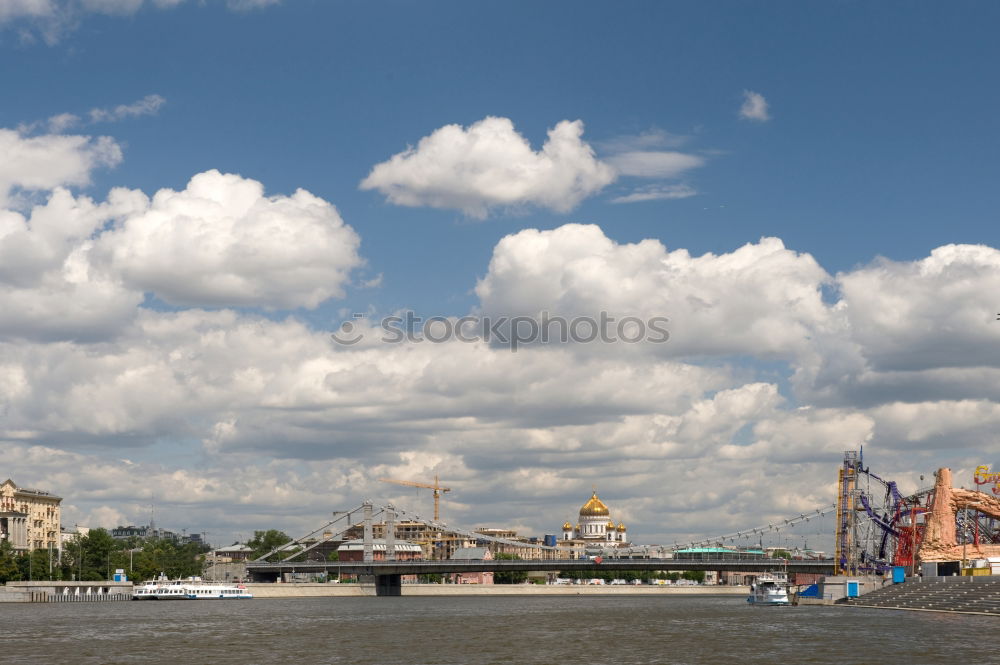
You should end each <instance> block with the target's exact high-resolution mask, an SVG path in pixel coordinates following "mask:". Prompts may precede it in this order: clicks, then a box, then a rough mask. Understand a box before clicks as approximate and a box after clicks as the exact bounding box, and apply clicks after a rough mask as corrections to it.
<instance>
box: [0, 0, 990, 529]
mask: <svg viewBox="0 0 1000 665" xmlns="http://www.w3.org/2000/svg"><path fill="white" fill-rule="evenodd" d="M998 19H1000V8H998V7H996V6H995V5H994V4H992V3H982V2H971V1H965V2H956V3H948V4H947V5H945V4H939V5H932V4H924V5H919V6H914V5H913V4H912V3H902V2H882V3H877V4H873V3H863V2H839V3H818V2H812V3H803V2H790V1H777V2H736V1H719V2H711V3H704V2H670V3H662V2H634V3H626V4H624V5H621V4H613V3H603V2H572V3H570V2H549V3H542V4H538V3H525V2H511V3H503V4H489V3H472V4H470V3H458V2H437V3H432V4H430V5H427V4H420V3H410V2H398V1H396V2H358V1H344V2H335V3H334V2H326V1H320V0H284V1H281V0H204V1H201V2H194V1H190V2H189V1H185V0H149V1H144V0H101V1H100V2H96V1H91V0H32V1H30V2H28V1H25V0H0V52H2V57H3V59H4V62H5V63H6V64H7V65H8V66H6V67H4V68H3V69H2V73H0V85H2V86H3V89H4V91H5V94H4V95H3V100H4V101H3V103H2V104H0V450H2V459H3V460H4V463H5V469H6V470H5V471H4V476H5V477H6V476H9V477H11V478H12V479H13V480H14V481H15V482H17V483H18V484H23V485H27V486H35V487H41V488H44V489H47V490H50V491H52V492H54V493H56V494H59V495H60V496H63V497H65V501H64V521H65V523H67V524H72V523H80V524H87V525H91V526H106V527H113V526H116V525H118V524H128V523H134V524H138V523H145V521H148V514H149V511H148V508H149V503H150V500H149V497H150V494H151V493H152V494H153V495H155V497H156V503H157V514H158V515H159V514H160V513H161V511H162V514H163V515H164V520H165V521H164V525H169V526H171V528H173V527H176V528H177V529H181V528H186V529H188V530H189V531H196V532H208V533H209V534H210V540H211V541H212V542H213V543H217V544H222V543H225V542H227V541H231V540H233V539H235V536H236V534H240V533H242V534H248V533H252V531H253V530H255V529H268V528H280V529H282V530H285V531H287V532H288V533H290V534H291V535H295V533H296V532H297V531H302V532H303V533H304V532H306V531H308V530H309V529H311V528H314V527H315V526H318V525H319V524H321V523H322V522H323V521H324V520H325V518H326V516H327V515H329V512H330V511H331V510H340V509H344V508H349V507H353V506H355V505H357V504H359V503H360V502H361V500H362V499H363V498H371V499H373V500H385V501H390V500H395V501H399V502H400V503H401V504H402V505H404V506H406V507H408V508H410V509H414V510H418V511H419V510H420V509H421V508H422V507H424V508H426V506H428V505H429V499H428V497H426V496H423V494H420V493H419V491H417V490H414V491H407V490H402V489H401V488H397V487H393V486H388V485H386V484H384V483H379V482H378V481H377V479H378V478H379V477H392V478H406V479H413V480H426V479H429V478H433V476H434V475H435V474H437V475H438V476H440V478H441V480H442V483H446V484H447V485H448V486H449V487H451V488H453V491H452V492H451V493H450V494H449V495H448V496H447V497H446V498H447V500H446V501H444V502H443V510H444V516H443V517H444V519H446V520H448V521H453V522H455V523H456V524H459V525H462V526H464V527H469V528H474V527H478V526H503V527H510V528H517V529H520V530H522V531H525V532H528V533H532V534H544V533H555V532H556V531H557V530H558V528H559V526H560V525H561V524H562V522H563V521H564V520H565V519H566V517H567V516H568V515H573V514H575V511H576V510H578V509H579V506H580V505H582V503H583V502H585V501H586V499H587V497H588V496H589V493H590V491H591V488H592V487H594V486H595V485H596V486H597V488H598V490H599V492H600V494H601V497H602V499H603V500H605V502H606V503H607V504H608V505H609V506H610V507H611V508H612V510H613V512H614V513H615V515H616V516H617V517H616V519H618V518H619V517H620V519H622V520H624V521H625V522H626V523H627V524H628V527H629V536H630V537H631V538H633V539H635V540H637V541H639V542H645V543H672V542H674V541H683V540H689V539H692V538H698V537H701V536H708V535H713V534H723V533H732V532H735V531H737V530H739V529H742V528H745V527H752V526H757V525H760V524H762V523H767V522H768V520H769V519H772V518H782V517H787V516H789V515H793V514H798V513H800V512H805V511H808V510H811V509H813V508H816V507H818V506H821V505H825V504H827V503H831V502H833V500H834V491H835V486H836V469H837V466H838V465H839V463H840V460H841V458H842V455H843V451H845V450H850V449H855V450H856V449H858V448H860V447H861V446H862V445H863V446H864V449H865V456H866V461H867V462H868V463H869V464H870V465H871V466H872V468H873V470H878V472H879V474H880V475H883V476H885V477H889V478H892V479H895V480H897V481H898V482H899V483H900V486H901V488H903V490H904V491H908V490H915V489H916V488H917V486H918V485H919V477H920V476H921V475H924V476H926V477H928V478H929V477H930V476H931V474H932V473H933V471H934V470H935V469H936V468H937V467H938V466H942V465H945V466H950V467H952V468H953V470H954V471H955V477H956V478H957V479H965V481H966V484H967V485H968V486H971V483H972V472H973V470H974V469H975V467H976V466H978V465H981V464H994V463H1000V460H998V452H1000V441H998V439H997V436H996V432H997V430H998V425H1000V297H998V294H1000V249H998V247H1000V237H998V236H1000V231H998V228H1000V224H998V221H1000V220H998V219H997V216H998V214H997V206H996V201H995V199H996V196H995V191H996V180H997V175H998V170H997V167H996V159H997V158H996V155H997V154H998V152H1000V150H998V148H1000V145H998V144H1000V116H998V114H997V112H996V109H997V108H998V107H1000V88H998V86H997V84H996V83H995V78H996V76H995V72H994V70H995V63H996V62H998V61H1000V46H998V44H997V40H996V39H995V37H994V35H993V34H992V30H993V26H995V25H996V24H997V20H998ZM406 312H412V315H413V316H416V317H420V318H421V319H423V320H427V319H429V318H432V317H450V318H449V319H448V320H449V321H455V320H457V319H458V318H460V317H478V318H479V319H482V318H491V319H493V320H495V319H497V318H499V317H515V316H521V317H526V318H529V319H539V318H540V317H543V316H546V317H548V316H558V317H564V318H565V319H567V320H571V319H574V318H587V317H590V318H595V319H596V318H599V317H600V316H601V315H602V313H603V314H604V315H607V316H613V317H616V318H617V319H618V320H620V319H622V318H623V317H634V318H635V319H636V320H639V321H648V320H650V319H652V318H653V317H663V318H665V319H667V320H669V323H668V324H667V328H668V329H669V333H670V336H669V341H666V342H664V343H652V342H649V341H648V340H643V341H641V342H637V343H602V342H599V341H595V342H590V343H583V342H579V341H567V342H565V343H563V342H550V343H548V344H532V343H528V344H525V345H522V346H521V347H519V348H518V349H517V351H516V352H512V351H511V350H510V348H505V347H504V346H503V345H502V344H498V343H497V341H496V340H495V339H494V340H492V342H487V341H484V340H479V341H462V340H460V339H450V340H448V341H444V342H441V343H428V342H423V343H418V342H412V343H402V344H386V343H383V342H381V341H380V340H379V336H378V334H377V333H378V331H379V325H380V322H381V321H382V320H384V319H385V318H386V317H391V316H403V315H405V313H406ZM543 313H544V314H543ZM345 322H347V323H349V327H350V329H351V330H352V331H354V332H357V333H361V334H362V337H363V341H361V342H359V343H357V344H352V345H345V344H342V343H337V342H336V341H335V340H334V339H332V338H331V333H335V332H336V331H338V330H341V329H342V326H343V325H344V324H345ZM925 484H927V483H926V482H925ZM144 516H145V517H144ZM167 516H171V517H169V518H168V517H167ZM144 520H145V521H144ZM157 521H158V522H159V521H160V520H159V519H158V520H157ZM809 540H810V544H813V545H814V546H817V547H829V544H828V543H813V538H812V536H810V537H809ZM789 545H790V546H795V545H800V543H794V542H793V543H789Z"/></svg>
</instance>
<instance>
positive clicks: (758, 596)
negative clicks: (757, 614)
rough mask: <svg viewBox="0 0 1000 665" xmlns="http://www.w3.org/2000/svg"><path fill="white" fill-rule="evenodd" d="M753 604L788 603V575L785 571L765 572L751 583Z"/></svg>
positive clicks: (748, 600) (750, 600)
mask: <svg viewBox="0 0 1000 665" xmlns="http://www.w3.org/2000/svg"><path fill="white" fill-rule="evenodd" d="M747 602H748V603H750V604H751V605H788V604H789V602H788V577H787V576H786V575H785V574H784V573H763V574H762V575H758V576H757V579H756V580H755V581H754V582H753V583H752V584H751V585H750V597H749V598H747Z"/></svg>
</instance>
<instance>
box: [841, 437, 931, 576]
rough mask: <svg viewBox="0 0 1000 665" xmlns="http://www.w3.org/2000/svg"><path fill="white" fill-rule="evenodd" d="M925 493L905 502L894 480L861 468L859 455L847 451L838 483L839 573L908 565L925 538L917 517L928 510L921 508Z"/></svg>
mask: <svg viewBox="0 0 1000 665" xmlns="http://www.w3.org/2000/svg"><path fill="white" fill-rule="evenodd" d="M925 494H926V493H925V492H921V493H918V494H915V495H913V496H911V497H906V498H904V497H903V495H902V494H900V492H899V489H898V488H897V487H896V483H895V482H894V481H891V480H885V479H883V478H881V477H879V476H878V475H876V474H874V473H872V472H871V470H870V469H869V468H867V467H865V466H864V458H863V457H862V455H860V454H858V452H856V451H853V450H848V451H845V452H844V463H843V465H842V466H841V468H840V471H839V475H838V481H837V543H836V548H837V549H836V565H837V571H836V572H837V574H839V575H856V574H860V573H869V574H871V573H875V574H877V573H882V572H885V571H886V570H888V569H889V568H891V567H892V566H894V565H904V566H907V565H909V566H912V565H913V564H914V556H915V553H916V550H917V548H918V546H919V543H920V539H921V537H922V536H923V529H922V526H919V525H918V523H917V522H918V520H917V517H918V515H921V514H923V513H924V512H925V511H926V508H924V507H922V506H921V505H920V498H921V497H922V496H924V495H925Z"/></svg>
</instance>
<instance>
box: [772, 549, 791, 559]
mask: <svg viewBox="0 0 1000 665" xmlns="http://www.w3.org/2000/svg"><path fill="white" fill-rule="evenodd" d="M771 558H772V559H791V558H792V553H791V552H789V551H788V550H774V551H773V552H771Z"/></svg>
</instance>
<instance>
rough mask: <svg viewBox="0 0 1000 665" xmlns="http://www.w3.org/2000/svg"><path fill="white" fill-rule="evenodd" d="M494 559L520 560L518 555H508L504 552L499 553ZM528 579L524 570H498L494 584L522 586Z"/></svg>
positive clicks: (494, 576) (494, 577) (494, 574)
mask: <svg viewBox="0 0 1000 665" xmlns="http://www.w3.org/2000/svg"><path fill="white" fill-rule="evenodd" d="M494 558H496V559H500V560H508V561H510V560H519V559H520V558H521V557H519V556H518V555H516V554H506V553H504V552H500V553H498V554H497V555H496V556H495V557H494ZM526 579H528V573H526V572H525V571H523V570H517V571H514V570H509V571H508V570H498V571H497V572H495V573H493V583H494V584H521V583H523V582H524V581H525V580H526Z"/></svg>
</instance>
